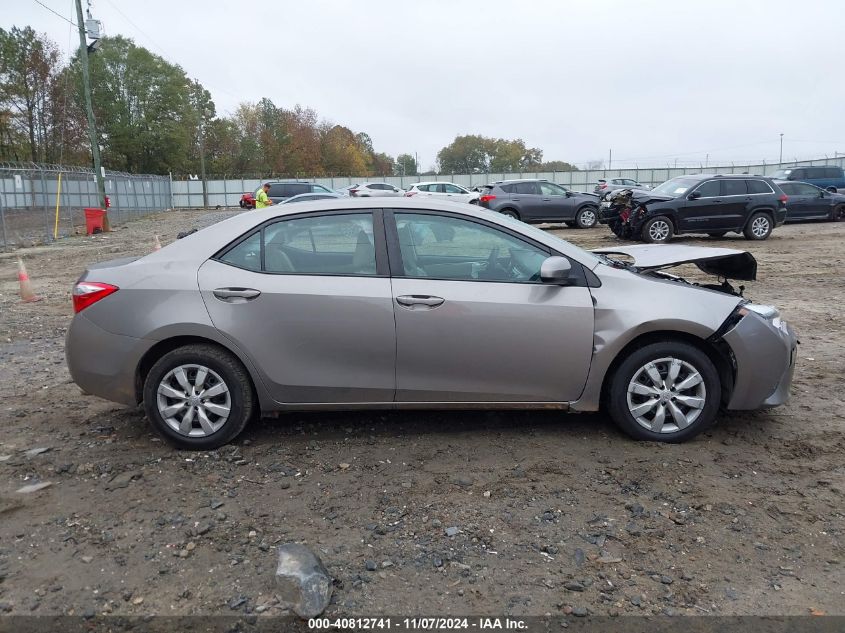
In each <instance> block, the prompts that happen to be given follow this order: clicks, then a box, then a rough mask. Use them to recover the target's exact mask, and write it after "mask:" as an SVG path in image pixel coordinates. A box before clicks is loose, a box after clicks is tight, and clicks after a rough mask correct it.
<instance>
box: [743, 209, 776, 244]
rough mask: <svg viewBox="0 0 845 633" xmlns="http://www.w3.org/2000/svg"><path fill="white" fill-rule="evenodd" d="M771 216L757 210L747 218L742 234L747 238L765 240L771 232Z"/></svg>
mask: <svg viewBox="0 0 845 633" xmlns="http://www.w3.org/2000/svg"><path fill="white" fill-rule="evenodd" d="M772 228H773V227H772V218H771V216H770V215H769V214H768V213H764V212H762V211H758V212H757V213H755V214H754V215H752V216H751V218H750V219H749V220H748V224H746V225H745V230H744V231H743V234H744V235H745V239H747V240H765V239H766V238H767V237H769V235H771V234H772Z"/></svg>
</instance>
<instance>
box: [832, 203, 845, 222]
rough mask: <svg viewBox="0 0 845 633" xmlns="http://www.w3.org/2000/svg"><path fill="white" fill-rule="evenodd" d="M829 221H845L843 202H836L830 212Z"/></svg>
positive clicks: (844, 205)
mask: <svg viewBox="0 0 845 633" xmlns="http://www.w3.org/2000/svg"><path fill="white" fill-rule="evenodd" d="M830 221H831V222H845V204H838V205H836V206H835V207H833V211H831V212H830Z"/></svg>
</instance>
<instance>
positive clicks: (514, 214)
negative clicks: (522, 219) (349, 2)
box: [499, 209, 519, 220]
mask: <svg viewBox="0 0 845 633" xmlns="http://www.w3.org/2000/svg"><path fill="white" fill-rule="evenodd" d="M499 213H501V214H502V215H506V216H508V217H509V218H513V219H514V220H518V219H519V213H517V211H516V210H514V209H502V210H501V211H499Z"/></svg>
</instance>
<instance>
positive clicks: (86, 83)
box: [76, 0, 109, 230]
mask: <svg viewBox="0 0 845 633" xmlns="http://www.w3.org/2000/svg"><path fill="white" fill-rule="evenodd" d="M76 22H77V25H78V26H79V62H80V64H81V65H82V85H83V92H85V113H86V114H87V115H88V138H89V139H90V141H91V154H92V155H93V157H94V177H95V179H96V180H97V192H98V194H99V203H100V206H101V207H102V208H103V210H104V211H106V217H105V222H104V224H103V228H104V229H105V230H109V221H108V217H109V216H108V210H107V209H106V183H105V180H104V179H103V166H102V163H101V162H100V144H99V141H98V140H97V123H96V122H95V121H94V106H93V105H92V104H91V79H90V77H89V75H88V40H87V38H86V36H85V20H84V18H83V17H82V0H76Z"/></svg>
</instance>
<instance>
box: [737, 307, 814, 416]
mask: <svg viewBox="0 0 845 633" xmlns="http://www.w3.org/2000/svg"><path fill="white" fill-rule="evenodd" d="M722 338H723V339H724V341H725V342H726V343H727V344H728V345H729V346H730V348H731V351H732V352H733V356H734V361H735V364H736V380H735V381H734V389H733V393H732V394H731V398H730V401H729V402H728V407H727V408H728V409H735V410H748V409H765V408H769V407H776V406H778V405H781V404H784V403H785V402H786V401H787V400H789V389H790V386H791V385H792V375H793V373H794V372H795V359H796V356H797V346H798V338H797V337H796V335H795V332H794V331H793V329H792V328H791V327H789V325H788V324H787V323H786V321H783V320H782V319H780V318H779V317H778V318H775V319H773V320H768V319H765V318H763V317H762V316H760V315H758V314H757V313H755V312H749V313H748V314H746V315H745V316H744V317H743V318H742V319H740V321H739V322H738V323H737V324H736V325H735V326H734V327H733V328H732V329H730V330H729V331H728V332H727V333H725V334H724V335H723V336H722Z"/></svg>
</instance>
